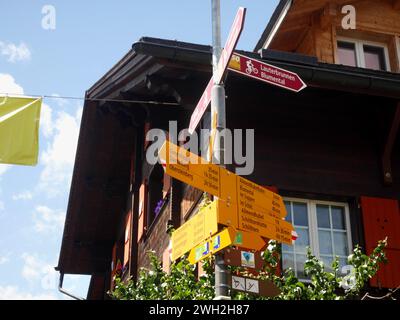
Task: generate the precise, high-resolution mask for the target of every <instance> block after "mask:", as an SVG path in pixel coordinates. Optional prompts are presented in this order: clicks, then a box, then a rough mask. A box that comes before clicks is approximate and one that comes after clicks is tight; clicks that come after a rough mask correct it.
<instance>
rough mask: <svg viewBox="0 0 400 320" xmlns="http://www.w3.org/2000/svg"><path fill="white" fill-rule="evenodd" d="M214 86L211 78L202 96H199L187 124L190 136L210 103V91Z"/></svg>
mask: <svg viewBox="0 0 400 320" xmlns="http://www.w3.org/2000/svg"><path fill="white" fill-rule="evenodd" d="M213 85H214V81H213V78H211V80H210V82H209V83H208V85H207V87H206V90H204V92H203V95H202V96H201V98H200V100H199V102H198V103H197V106H196V108H195V109H194V112H193V114H192V117H191V118H190V124H189V133H190V134H192V133H193V132H194V130H196V127H197V125H198V124H199V122H200V120H201V118H202V117H203V114H204V112H206V109H207V107H208V105H209V104H210V102H211V90H212V87H213Z"/></svg>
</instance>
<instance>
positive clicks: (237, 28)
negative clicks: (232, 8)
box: [189, 8, 246, 134]
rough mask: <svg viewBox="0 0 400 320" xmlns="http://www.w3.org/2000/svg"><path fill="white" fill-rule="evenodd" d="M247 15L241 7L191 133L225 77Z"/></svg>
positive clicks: (202, 97)
mask: <svg viewBox="0 0 400 320" xmlns="http://www.w3.org/2000/svg"><path fill="white" fill-rule="evenodd" d="M245 16H246V9H245V8H239V10H238V12H237V14H236V17H235V21H234V22H233V25H232V28H231V31H230V33H229V36H228V40H227V42H226V44H225V47H224V49H223V50H222V53H221V56H220V58H219V61H218V65H217V72H216V74H215V75H214V76H213V77H212V78H211V80H210V82H209V83H208V85H207V87H206V89H205V90H204V93H203V95H202V96H201V98H200V100H199V102H198V103H197V105H196V108H195V110H194V112H193V114H192V117H191V118H190V124H189V133H190V134H193V132H194V131H195V130H196V127H197V126H198V124H199V122H200V120H201V118H202V117H203V114H204V112H205V111H206V109H207V107H208V105H209V104H210V102H211V90H212V88H213V86H214V84H221V82H222V80H223V78H224V75H225V73H226V71H227V68H228V64H229V61H230V60H231V57H232V54H233V51H234V50H235V47H236V45H237V43H238V41H239V37H240V35H241V33H242V30H243V27H244V20H245Z"/></svg>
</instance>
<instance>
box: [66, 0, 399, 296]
mask: <svg viewBox="0 0 400 320" xmlns="http://www.w3.org/2000/svg"><path fill="white" fill-rule="evenodd" d="M285 3H286V1H281V4H285ZM348 3H349V1H341V0H336V1H314V0H307V1H305V0H294V1H292V2H291V6H290V8H289V9H288V11H287V15H286V16H285V18H284V19H283V22H282V24H281V25H280V26H279V28H278V29H277V32H276V34H275V35H274V37H273V40H272V41H271V42H270V45H269V47H268V50H267V49H265V48H264V50H260V51H258V49H263V46H262V45H258V48H257V52H241V53H242V54H244V55H247V56H251V57H253V58H257V59H263V60H264V61H265V62H267V63H271V64H275V65H277V66H278V67H281V68H286V69H289V70H291V71H293V72H297V73H298V74H299V75H300V76H301V77H302V78H303V80H304V81H305V82H306V83H307V85H308V88H306V89H305V90H303V91H302V92H301V93H298V94H296V93H292V92H289V91H284V90H282V89H280V88H277V87H273V86H269V85H266V84H265V83H261V82H258V81H257V80H254V79H250V78H245V77H242V76H239V75H237V74H234V73H229V74H228V76H227V79H226V83H225V84H226V94H227V127H228V128H231V129H248V128H251V129H255V167H254V171H253V173H252V174H251V175H250V176H249V177H248V178H249V179H251V180H253V181H255V182H256V183H258V184H260V185H263V186H265V187H270V188H271V187H272V188H275V189H276V190H278V191H279V193H280V194H281V195H282V196H283V197H284V198H285V199H288V201H289V202H290V201H292V202H293V201H294V202H295V201H296V200H293V199H299V201H300V202H301V203H303V204H304V203H312V205H314V206H316V205H317V206H318V203H321V204H323V205H329V204H332V206H335V204H341V205H343V208H345V210H346V217H348V220H346V225H347V224H348V225H347V236H348V240H349V243H348V244H347V247H348V248H347V249H350V248H351V247H354V246H355V245H357V244H360V245H361V246H362V247H363V248H365V249H366V252H367V253H370V251H371V250H372V249H373V247H374V246H375V245H376V242H377V241H378V240H381V239H383V238H384V237H385V236H387V237H388V238H389V246H388V256H389V260H390V263H389V265H387V266H384V267H382V270H381V272H380V273H379V275H378V277H376V278H375V279H373V281H371V283H370V285H371V286H372V287H376V288H378V289H380V288H391V287H396V286H398V285H400V283H399V281H400V279H399V277H398V275H399V274H400V272H399V271H398V270H399V268H400V239H399V237H398V232H399V231H400V230H399V228H400V212H399V201H400V139H399V133H398V131H399V126H400V111H399V110H400V102H399V101H400V73H399V72H400V69H399V65H400V49H399V47H400V44H399V36H400V25H399V23H400V9H399V2H398V1H391V0H390V1H389V0H381V1H367V0H365V1H350V3H351V4H352V5H354V6H355V7H356V9H357V26H358V29H357V30H342V29H341V19H342V17H343V14H342V13H341V6H342V5H344V4H348ZM283 7H284V6H283V5H280V6H279V7H278V9H279V8H283ZM277 16H278V15H276V14H274V16H273V18H272V20H274V19H276V17H277ZM274 17H275V18H274ZM272 22H273V21H272ZM271 25H274V23H272V24H271ZM275 25H276V24H275ZM267 29H268V28H267ZM271 30H272V29H271ZM267 36H268V32H264V35H263V37H262V39H261V40H260V42H259V44H263V43H264V42H265V41H266V38H267ZM340 37H345V38H352V39H360V40H368V41H374V42H379V43H383V44H384V45H385V48H387V51H388V57H389V61H388V63H389V65H390V71H391V72H389V71H385V70H369V69H365V68H360V67H349V66H343V65H341V64H340V61H338V58H337V41H338V39H339V38H340ZM210 62H211V49H210V47H208V46H201V45H196V44H189V43H182V42H177V41H169V40H161V39H151V38H144V39H141V40H140V41H139V42H137V43H135V44H134V45H133V49H132V50H131V51H130V52H129V53H128V54H127V55H126V56H125V57H124V58H123V59H122V60H121V61H120V62H119V63H118V64H117V65H116V66H115V67H114V68H113V69H111V70H110V71H109V72H108V73H107V74H106V75H105V76H104V77H103V78H102V79H100V80H99V81H98V82H97V83H96V84H95V85H94V86H93V87H92V88H91V89H90V90H89V91H88V92H87V97H88V98H89V99H90V98H96V99H111V98H112V99H124V100H135V101H141V102H140V103H139V102H137V103H133V104H130V103H126V102H125V103H117V102H114V103H107V102H106V103H105V102H93V101H91V102H87V106H85V110H84V115H83V120H82V126H81V133H80V138H79V146H78V151H77V160H76V163H75V169H74V178H73V183H72V187H71V195H70V201H69V209H68V214H67V222H66V227H65V231H64V238H63V247H62V250H61V256H60V262H59V266H58V269H59V270H60V272H61V273H84V274H92V275H93V277H92V284H91V289H90V292H89V293H90V294H89V295H88V296H89V297H92V298H99V297H104V295H103V293H104V292H106V291H107V290H108V289H109V288H110V286H112V275H113V272H115V271H116V270H115V268H116V266H117V265H118V261H120V262H121V263H122V265H123V266H122V267H123V269H122V270H120V271H121V272H122V274H123V276H125V277H127V276H129V275H131V276H133V277H135V276H136V274H137V271H138V270H139V269H140V268H141V267H146V266H148V264H149V261H148V259H147V257H146V252H147V251H148V250H153V251H155V252H156V254H157V255H158V256H159V257H160V259H162V261H163V264H164V267H165V268H166V269H167V268H168V265H169V247H168V244H169V236H168V234H167V229H168V227H169V226H173V227H175V228H176V227H179V226H180V225H181V224H182V223H184V222H185V221H186V220H187V219H188V218H189V217H190V216H192V215H193V214H195V213H196V211H197V205H198V203H199V201H200V198H201V195H202V191H201V190H197V189H195V188H193V187H190V186H187V185H185V184H183V183H180V182H179V181H177V180H174V179H170V178H169V177H167V176H165V174H163V172H162V169H161V168H160V166H159V165H157V164H156V165H154V166H150V165H148V164H147V162H146V160H145V153H146V149H147V147H148V145H149V144H148V142H147V141H146V140H145V135H146V133H147V132H148V130H149V129H151V128H160V129H163V130H168V124H169V121H170V120H176V121H177V122H178V126H179V127H178V130H180V129H183V128H187V127H188V124H189V119H190V116H191V113H192V112H193V108H194V106H195V104H196V103H197V100H198V99H199V97H200V95H201V93H202V91H203V89H204V88H205V86H206V84H207V81H208V79H209V78H210V77H211V65H210ZM146 101H148V102H147V103H146ZM107 119H108V120H107ZM99 124H101V126H99ZM204 125H207V124H204ZM104 128H108V130H109V131H108V132H107V133H105V131H104ZM125 136H126V137H129V138H125ZM98 137H101V138H102V139H104V140H105V142H104V143H103V142H100V141H98ZM112 151H113V152H116V151H117V152H116V153H117V154H118V155H117V156H115V157H114V156H113V155H110V152H112ZM98 159H99V160H98ZM231 169H234V165H232V166H231ZM158 200H162V202H160V210H158V211H157V212H155V205H156V204H158V203H159V201H158ZM313 208H314V209H312V210H314V211H315V207H313ZM329 210H332V209H329ZM310 212H311V211H310ZM330 214H332V213H330ZM312 215H315V212H314V213H312V212H311V213H309V219H311V220H312V219H314V218H312ZM94 217H95V218H96V228H93V227H91V226H90V223H89V221H91V220H90V219H93V218H94ZM312 223H314V224H315V223H316V222H315V221H310V226H309V229H308V230H309V231H308V232H309V237H310V238H314V239H316V238H318V235H313V234H312V232H313V230H312V228H311V224H312ZM315 230H317V232H318V228H317V227H316V228H315ZM315 230H314V231H315ZM332 234H333V231H332ZM83 239H86V242H85V241H83ZM317 241H318V240H317ZM73 260H74V261H75V262H74V263H73V262H72V261H73ZM282 266H284V265H282ZM102 281H103V285H102ZM102 290H103V291H104V292H102V293H100V291H102Z"/></svg>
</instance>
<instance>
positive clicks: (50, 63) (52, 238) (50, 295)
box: [0, 0, 278, 300]
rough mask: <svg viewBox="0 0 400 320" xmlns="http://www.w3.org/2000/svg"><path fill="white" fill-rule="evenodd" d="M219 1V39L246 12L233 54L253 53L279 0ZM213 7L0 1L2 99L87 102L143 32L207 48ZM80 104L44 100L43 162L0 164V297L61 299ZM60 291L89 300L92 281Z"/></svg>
mask: <svg viewBox="0 0 400 320" xmlns="http://www.w3.org/2000/svg"><path fill="white" fill-rule="evenodd" d="M221 3H222V31H223V39H226V37H227V34H228V32H229V29H230V26H231V23H232V22H233V19H234V16H235V14H236V11H237V9H238V7H239V6H243V7H246V8H247V9H248V11H247V17H246V24H245V29H244V31H243V34H242V37H241V40H240V42H239V44H238V49H244V50H252V49H253V48H254V46H255V44H256V43H257V41H258V39H259V37H260V35H261V34H262V31H263V30H264V28H265V26H266V24H267V22H268V20H269V18H270V16H271V14H272V12H273V9H274V8H275V6H276V5H277V3H278V0H268V1H265V0H247V1H246V0H242V1H236V0H230V1H227V0H225V1H224V0H222V1H221ZM45 5H52V6H54V8H55V10H56V11H55V12H56V16H55V17H56V20H55V21H56V28H55V30H45V29H43V28H42V19H43V17H44V15H43V14H42V8H43V6H45ZM210 10H211V1H210V0H209V1H195V0H189V1H184V0H180V1H178V0H169V1H161V0H158V1H155V0H147V1H135V0H113V1H106V0H104V1H95V0H86V1H77V0H70V1H65V0H63V1H61V0H47V1H40V0H29V1H26V0H2V1H1V2H0V12H2V13H3V14H2V16H1V19H0V93H9V94H26V95H59V96H74V97H83V96H84V93H85V90H87V89H88V88H89V87H90V86H91V85H92V84H93V83H95V82H96V80H98V79H99V78H100V77H101V76H102V75H103V74H104V73H105V72H106V71H107V70H109V69H110V68H111V67H112V66H113V65H114V64H115V63H116V62H117V61H118V60H119V59H120V58H121V57H122V56H123V55H124V54H125V53H126V52H127V51H128V50H129V49H130V47H131V45H132V44H133V43H134V42H135V41H137V40H139V39H140V38H141V37H142V36H151V37H158V38H166V39H176V40H181V41H188V42H195V43H201V44H211V13H210ZM4 13H7V14H4ZM223 42H224V40H223ZM82 108H83V101H80V100H67V99H49V98H45V99H44V103H43V106H42V113H41V123H40V155H39V164H38V165H37V166H36V167H23V166H5V165H1V164H0V300H1V299H66V298H65V296H63V295H61V294H59V293H58V292H57V281H58V274H57V273H56V272H55V271H54V268H53V267H54V266H56V265H57V261H58V255H59V249H60V245H61V238H62V231H63V225H64V219H65V211H66V207H67V203H68V194H69V188H70V181H71V174H72V169H73V164H74V158H75V151H76V142H77V139H78V135H79V124H80V118H81V114H82ZM65 287H66V288H67V289H69V290H71V291H73V292H74V293H76V294H78V295H80V296H83V297H85V296H86V292H87V287H88V277H83V276H77V277H68V276H67V277H66V279H65Z"/></svg>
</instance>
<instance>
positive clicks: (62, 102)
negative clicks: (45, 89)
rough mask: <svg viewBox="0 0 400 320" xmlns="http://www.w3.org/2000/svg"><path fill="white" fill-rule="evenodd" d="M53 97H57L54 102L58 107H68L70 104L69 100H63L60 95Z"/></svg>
mask: <svg viewBox="0 0 400 320" xmlns="http://www.w3.org/2000/svg"><path fill="white" fill-rule="evenodd" d="M51 96H52V97H55V99H53V100H54V102H56V103H57V105H58V106H59V107H64V106H66V105H67V104H68V100H67V99H64V98H61V97H60V95H59V94H58V93H53V94H52V95H51Z"/></svg>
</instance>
